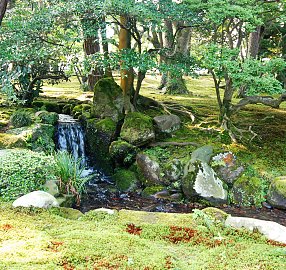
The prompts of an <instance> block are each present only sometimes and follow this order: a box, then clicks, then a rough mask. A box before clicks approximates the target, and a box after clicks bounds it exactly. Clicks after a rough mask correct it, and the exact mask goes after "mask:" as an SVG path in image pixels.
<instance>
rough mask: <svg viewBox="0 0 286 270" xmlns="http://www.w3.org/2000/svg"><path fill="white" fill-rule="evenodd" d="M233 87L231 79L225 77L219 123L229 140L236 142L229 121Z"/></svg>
mask: <svg viewBox="0 0 286 270" xmlns="http://www.w3.org/2000/svg"><path fill="white" fill-rule="evenodd" d="M233 93H234V90H233V87H232V80H231V78H229V77H228V76H226V77H225V90H224V96H223V100H222V102H220V118H219V120H220V124H221V128H222V129H223V130H225V131H226V132H228V134H229V136H230V138H231V140H232V141H233V142H237V138H236V135H235V134H234V132H233V131H232V129H231V127H232V126H233V124H232V121H231V115H232V104H231V101H232V97H233Z"/></svg>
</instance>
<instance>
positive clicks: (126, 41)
mask: <svg viewBox="0 0 286 270" xmlns="http://www.w3.org/2000/svg"><path fill="white" fill-rule="evenodd" d="M129 21H130V19H129V18H128V17H127V16H123V15H122V16H120V24H121V27H120V31H119V50H124V49H131V34H130V32H129V31H128V30H127V29H126V27H127V25H128V24H129ZM120 75H121V80H120V86H121V88H122V93H123V98H124V112H125V114H127V113H128V112H130V111H132V110H133V106H132V104H131V102H130V98H131V93H132V89H133V82H134V73H133V69H132V68H128V69H126V68H124V63H123V62H121V67H120Z"/></svg>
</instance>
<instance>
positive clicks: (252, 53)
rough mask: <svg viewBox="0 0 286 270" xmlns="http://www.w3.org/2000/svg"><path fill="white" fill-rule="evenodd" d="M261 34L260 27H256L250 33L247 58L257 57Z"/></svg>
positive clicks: (261, 29)
mask: <svg viewBox="0 0 286 270" xmlns="http://www.w3.org/2000/svg"><path fill="white" fill-rule="evenodd" d="M262 34H263V28H262V26H257V27H256V29H255V31H254V32H252V33H250V35H249V41H248V53H247V56H248V57H253V58H256V57H257V56H258V53H259V47H260V41H261V37H262Z"/></svg>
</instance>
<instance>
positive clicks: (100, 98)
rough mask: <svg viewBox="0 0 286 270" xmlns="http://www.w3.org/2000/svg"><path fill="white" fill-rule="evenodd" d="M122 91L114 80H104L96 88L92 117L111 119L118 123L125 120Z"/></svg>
mask: <svg viewBox="0 0 286 270" xmlns="http://www.w3.org/2000/svg"><path fill="white" fill-rule="evenodd" d="M123 104H124V101H123V95H122V89H121V88H120V86H119V85H118V84H117V83H116V82H115V81H114V79H113V78H103V79H101V80H99V81H98V82H97V83H96V85H95V87H94V96H93V107H92V116H93V117H96V118H101V119H103V118H107V117H109V118H111V119H112V120H113V121H115V122H117V121H118V120H120V119H122V118H123Z"/></svg>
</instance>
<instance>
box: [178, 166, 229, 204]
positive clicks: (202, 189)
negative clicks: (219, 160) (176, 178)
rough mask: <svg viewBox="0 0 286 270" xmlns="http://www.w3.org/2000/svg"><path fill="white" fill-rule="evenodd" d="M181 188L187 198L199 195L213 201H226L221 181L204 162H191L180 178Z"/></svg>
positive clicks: (225, 193) (225, 192)
mask: <svg viewBox="0 0 286 270" xmlns="http://www.w3.org/2000/svg"><path fill="white" fill-rule="evenodd" d="M189 168H190V166H189ZM182 190H183V193H184V194H185V196H186V197H187V198H192V197H194V196H199V197H201V198H203V199H206V200H208V201H210V202H213V203H225V202H226V201H227V191H226V190H225V189H224V187H223V182H222V181H221V180H220V179H219V178H218V177H217V175H216V174H215V172H214V170H213V169H212V168H211V167H210V166H209V165H208V164H207V163H205V162H200V161H197V162H196V163H195V164H193V166H192V169H191V170H190V171H189V173H188V174H187V175H186V176H185V177H184V178H183V180H182Z"/></svg>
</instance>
